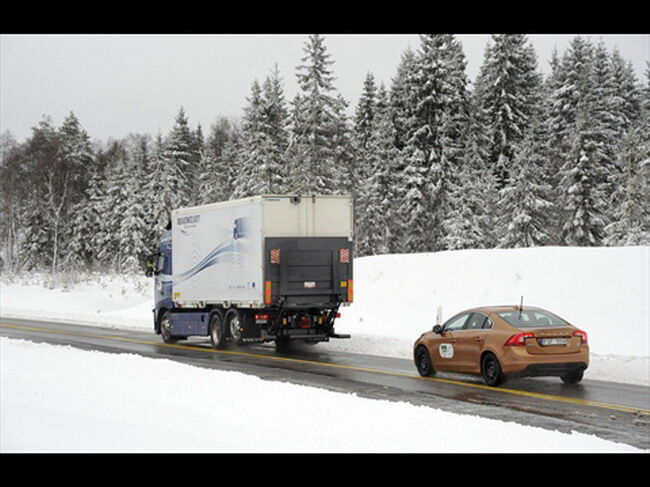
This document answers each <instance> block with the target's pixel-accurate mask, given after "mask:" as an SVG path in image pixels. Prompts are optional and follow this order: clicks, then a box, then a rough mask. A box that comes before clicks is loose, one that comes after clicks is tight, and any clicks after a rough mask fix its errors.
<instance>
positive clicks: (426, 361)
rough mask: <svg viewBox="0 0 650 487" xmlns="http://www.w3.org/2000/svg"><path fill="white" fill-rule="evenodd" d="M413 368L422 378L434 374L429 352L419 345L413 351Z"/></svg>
mask: <svg viewBox="0 0 650 487" xmlns="http://www.w3.org/2000/svg"><path fill="white" fill-rule="evenodd" d="M415 366H416V367H417V369H418V374H420V375H421V376H422V377H429V376H432V375H435V373H436V372H435V370H434V369H433V364H432V363H431V356H430V355H429V351H428V350H427V347H425V346H424V345H420V346H418V347H417V348H416V349H415Z"/></svg>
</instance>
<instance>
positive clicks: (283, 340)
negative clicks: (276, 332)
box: [275, 336, 289, 353]
mask: <svg viewBox="0 0 650 487" xmlns="http://www.w3.org/2000/svg"><path fill="white" fill-rule="evenodd" d="M288 350H289V339H288V338H287V337H285V336H279V337H276V338H275V351H276V352H280V353H283V352H286V351H288Z"/></svg>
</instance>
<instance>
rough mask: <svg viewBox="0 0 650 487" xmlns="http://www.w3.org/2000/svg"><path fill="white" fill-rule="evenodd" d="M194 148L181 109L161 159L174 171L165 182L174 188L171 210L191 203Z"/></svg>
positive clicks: (193, 140) (183, 111)
mask: <svg viewBox="0 0 650 487" xmlns="http://www.w3.org/2000/svg"><path fill="white" fill-rule="evenodd" d="M195 147H196V141H195V138H194V137H193V135H192V131H191V130H190V126H189V123H188V119H187V116H186V115H185V110H184V109H183V107H181V108H180V109H179V111H178V115H176V119H175V121H174V126H173V127H172V130H171V132H170V134H169V136H168V138H167V140H166V143H165V147H164V150H163V154H162V157H163V159H164V160H165V161H167V164H169V165H170V166H171V167H172V168H173V169H174V170H173V171H171V170H170V171H169V175H170V176H173V178H172V179H170V180H168V181H167V182H168V183H169V184H172V185H173V188H174V197H173V199H172V202H173V206H172V209H174V208H179V207H182V206H186V205H188V204H189V203H190V201H191V193H192V191H191V184H192V181H191V179H190V178H191V177H192V171H191V164H192V161H193V160H195V159H196V154H195V153H194V149H195ZM170 169H171V168H170Z"/></svg>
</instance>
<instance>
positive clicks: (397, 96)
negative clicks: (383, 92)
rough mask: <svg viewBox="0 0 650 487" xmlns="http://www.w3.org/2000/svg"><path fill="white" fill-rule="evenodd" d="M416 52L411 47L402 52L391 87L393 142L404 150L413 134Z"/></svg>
mask: <svg viewBox="0 0 650 487" xmlns="http://www.w3.org/2000/svg"><path fill="white" fill-rule="evenodd" d="M415 75H416V67H415V52H413V50H412V49H411V48H410V47H409V48H408V49H406V51H404V52H403V53H402V57H401V58H400V63H399V65H398V66H397V74H396V75H395V78H393V80H392V84H391V88H390V107H391V113H392V121H393V127H394V129H395V130H394V132H395V140H394V141H393V144H394V145H395V147H396V148H397V149H398V150H402V149H403V148H404V146H405V145H406V141H407V140H409V139H410V138H411V135H412V134H413V130H414V129H413V126H412V124H413V120H414V116H413V114H414V111H415V107H414V104H415V89H416V81H415Z"/></svg>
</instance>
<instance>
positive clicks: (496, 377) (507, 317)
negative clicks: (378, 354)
mask: <svg viewBox="0 0 650 487" xmlns="http://www.w3.org/2000/svg"><path fill="white" fill-rule="evenodd" d="M413 356H414V360H415V366H416V367H417V369H418V372H419V373H420V375H422V376H430V375H434V374H435V373H436V371H443V370H445V371H452V372H463V373H468V374H476V375H482V376H483V379H484V380H485V382H486V383H487V384H488V385H491V386H496V385H499V384H501V383H503V382H504V381H505V378H506V376H510V375H517V376H559V377H561V378H562V380H563V381H564V382H565V383H567V384H576V383H578V382H580V381H581V380H582V376H583V373H584V371H585V369H586V368H587V366H588V365H589V345H588V344H587V334H586V333H585V332H584V331H582V330H579V329H578V328H576V327H575V326H573V325H571V324H570V323H568V322H567V321H565V320H563V319H562V318H560V317H559V316H557V315H554V314H553V313H551V312H549V311H546V310H543V309H541V308H535V307H532V306H524V307H523V308H521V309H520V307H519V306H489V307H481V308H473V309H469V310H466V311H463V312H462V313H458V314H457V315H455V316H454V317H452V318H450V319H449V320H447V322H445V324H444V325H442V326H440V325H436V326H434V327H433V330H432V331H429V332H426V333H424V334H422V336H420V338H418V339H417V341H416V342H415V345H414V347H413Z"/></svg>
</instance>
